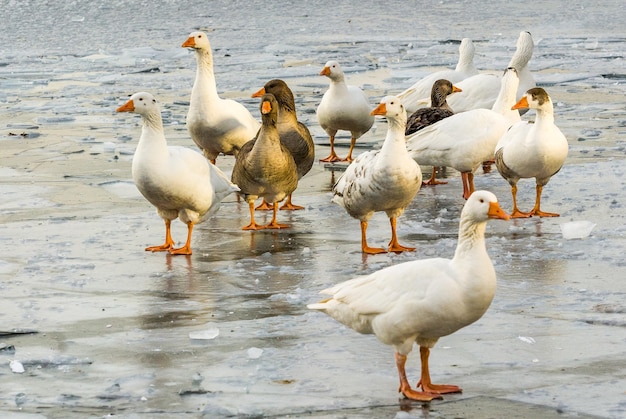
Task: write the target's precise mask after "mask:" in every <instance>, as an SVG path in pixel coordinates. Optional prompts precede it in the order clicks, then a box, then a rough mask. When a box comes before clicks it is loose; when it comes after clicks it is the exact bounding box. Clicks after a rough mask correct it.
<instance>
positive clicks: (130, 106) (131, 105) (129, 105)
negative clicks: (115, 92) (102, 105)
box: [117, 99, 135, 112]
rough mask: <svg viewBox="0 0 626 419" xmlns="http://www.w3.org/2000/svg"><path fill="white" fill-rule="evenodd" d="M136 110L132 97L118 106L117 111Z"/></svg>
mask: <svg viewBox="0 0 626 419" xmlns="http://www.w3.org/2000/svg"><path fill="white" fill-rule="evenodd" d="M134 110H135V104H134V103H133V100H132V99H130V100H129V101H128V102H126V103H125V104H123V105H122V106H120V107H119V108H117V112H133V111H134Z"/></svg>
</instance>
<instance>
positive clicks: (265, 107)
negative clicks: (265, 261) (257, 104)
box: [261, 101, 272, 115]
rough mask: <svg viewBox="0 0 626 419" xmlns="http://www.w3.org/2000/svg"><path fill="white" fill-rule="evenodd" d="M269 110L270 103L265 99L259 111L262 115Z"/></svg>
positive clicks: (270, 108)
mask: <svg viewBox="0 0 626 419" xmlns="http://www.w3.org/2000/svg"><path fill="white" fill-rule="evenodd" d="M271 110H272V105H271V104H270V103H269V102H268V101H265V102H263V103H262V104H261V113H262V114H263V115H267V114H268V113H270V111H271Z"/></svg>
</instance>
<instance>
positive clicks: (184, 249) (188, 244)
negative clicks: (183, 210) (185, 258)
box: [170, 221, 193, 255]
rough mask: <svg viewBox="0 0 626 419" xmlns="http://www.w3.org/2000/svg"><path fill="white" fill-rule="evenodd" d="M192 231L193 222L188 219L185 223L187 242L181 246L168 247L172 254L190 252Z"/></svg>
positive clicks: (188, 253)
mask: <svg viewBox="0 0 626 419" xmlns="http://www.w3.org/2000/svg"><path fill="white" fill-rule="evenodd" d="M192 231H193V223H192V222H191V221H189V222H188V223H187V242H186V243H185V245H184V246H183V247H179V248H178V249H170V254H172V255H190V254H191V233H192Z"/></svg>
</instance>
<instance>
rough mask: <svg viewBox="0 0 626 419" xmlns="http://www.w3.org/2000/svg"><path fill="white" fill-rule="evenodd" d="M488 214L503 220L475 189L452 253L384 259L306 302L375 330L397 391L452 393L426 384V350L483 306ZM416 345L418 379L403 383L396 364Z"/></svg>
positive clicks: (488, 281)
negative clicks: (388, 354) (388, 350)
mask: <svg viewBox="0 0 626 419" xmlns="http://www.w3.org/2000/svg"><path fill="white" fill-rule="evenodd" d="M489 218H499V219H503V220H507V219H508V218H509V216H508V215H507V214H506V213H505V212H504V211H502V209H501V208H500V206H499V205H498V201H497V199H496V196H495V195H494V194H492V193H491V192H487V191H476V192H474V194H472V196H471V197H470V199H468V201H467V203H466V204H465V206H464V207H463V211H462V212H461V220H460V226H459V239H458V244H457V247H456V251H455V253H454V257H453V258H452V259H443V258H434V259H422V260H415V261H411V262H405V263H401V264H399V265H394V266H390V267H388V268H385V269H381V270H380V271H377V272H374V273H372V274H370V275H367V276H363V277H360V278H355V279H352V280H349V281H346V282H343V283H340V284H338V285H335V286H334V287H332V288H328V289H325V290H323V291H321V293H322V294H327V295H330V297H329V298H328V299H326V300H324V301H322V302H320V303H317V304H310V305H309V306H308V307H309V308H310V309H314V310H320V311H323V312H325V313H326V314H328V315H329V316H331V317H332V318H334V319H335V320H337V321H339V322H340V323H343V324H344V325H346V326H348V327H350V328H352V329H354V330H355V331H357V332H359V333H364V334H375V335H376V337H377V338H378V339H379V340H380V341H381V342H382V343H384V344H386V345H391V346H393V347H394V349H395V351H396V352H395V357H396V366H397V369H398V375H399V378H400V389H399V391H400V392H402V394H403V395H404V396H405V397H407V398H409V399H413V400H419V401H429V400H432V399H434V398H441V396H439V394H445V393H457V392H461V389H460V388H459V387H457V386H454V385H437V384H432V382H431V379H430V373H429V367H428V359H429V355H430V349H431V348H432V347H434V346H435V344H436V343H437V341H438V340H439V338H440V337H442V336H447V335H450V334H452V333H454V332H456V331H457V330H459V329H461V328H463V327H465V326H468V325H470V324H472V323H474V322H475V321H476V320H478V319H480V318H481V317H482V315H483V314H484V313H485V312H486V311H487V309H488V308H489V305H490V304H491V301H492V299H493V297H494V294H495V290H496V272H495V270H494V267H493V264H492V262H491V259H490V258H489V255H488V254H487V250H486V248H485V228H486V224H487V220H488V219H489ZM414 343H417V344H418V345H419V347H420V357H421V364H422V373H421V380H420V382H419V383H418V387H419V386H421V387H422V390H423V392H421V391H416V390H414V389H412V388H411V385H410V384H409V382H408V380H407V377H406V372H405V368H404V365H405V363H406V359H407V355H408V354H409V353H410V352H411V350H412V349H413V344H414Z"/></svg>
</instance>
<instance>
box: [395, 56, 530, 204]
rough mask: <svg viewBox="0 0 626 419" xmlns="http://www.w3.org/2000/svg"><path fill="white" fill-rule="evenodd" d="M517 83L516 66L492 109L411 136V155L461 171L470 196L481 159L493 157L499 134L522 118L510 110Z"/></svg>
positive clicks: (456, 117) (465, 193) (451, 119)
mask: <svg viewBox="0 0 626 419" xmlns="http://www.w3.org/2000/svg"><path fill="white" fill-rule="evenodd" d="M518 82H519V79H518V77H517V72H516V71H515V69H514V68H508V69H507V70H506V71H505V73H504V76H503V77H502V82H501V83H502V86H501V88H500V94H499V96H498V100H497V101H496V103H495V104H494V105H493V108H492V109H472V110H471V111H467V112H462V113H455V114H454V115H452V116H449V117H447V118H445V119H442V120H441V121H439V122H436V123H434V124H433V125H430V126H428V127H425V128H423V129H421V130H419V131H417V132H415V133H413V134H411V135H408V136H407V137H406V139H407V149H408V150H409V154H410V155H411V157H413V159H415V161H417V162H418V163H419V164H420V165H426V166H448V167H452V168H454V169H456V170H458V171H459V172H461V178H462V181H463V197H464V198H465V199H467V198H468V197H469V196H470V195H471V193H472V192H473V191H474V171H475V170H476V169H477V168H478V166H480V165H481V164H482V162H484V161H487V160H491V159H493V156H494V152H495V148H496V144H497V143H498V140H499V139H500V137H502V135H503V134H504V132H505V131H506V130H507V129H508V128H509V127H510V126H511V125H513V124H514V123H515V122H518V121H520V116H519V113H518V112H517V111H513V110H511V106H513V105H514V104H515V92H516V91H517V85H518ZM458 94H460V93H458ZM453 96H454V95H452V96H450V97H453Z"/></svg>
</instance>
